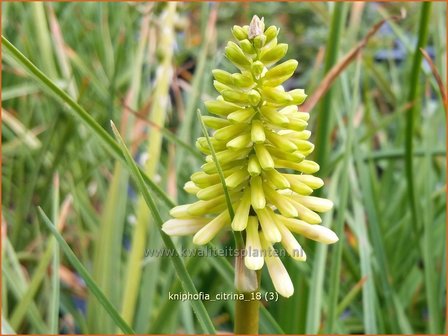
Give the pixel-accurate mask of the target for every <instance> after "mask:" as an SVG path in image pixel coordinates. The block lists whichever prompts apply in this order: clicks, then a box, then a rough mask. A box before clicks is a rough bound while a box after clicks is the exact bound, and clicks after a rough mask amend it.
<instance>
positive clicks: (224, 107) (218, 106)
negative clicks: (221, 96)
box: [204, 100, 241, 116]
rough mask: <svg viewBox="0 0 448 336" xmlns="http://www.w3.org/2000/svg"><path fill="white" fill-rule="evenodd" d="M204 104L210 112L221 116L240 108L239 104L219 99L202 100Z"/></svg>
mask: <svg viewBox="0 0 448 336" xmlns="http://www.w3.org/2000/svg"><path fill="white" fill-rule="evenodd" d="M204 104H205V107H206V108H207V110H208V111H209V112H210V113H213V114H216V115H221V116H226V115H228V114H229V113H231V112H235V111H236V110H239V109H240V108H241V107H240V106H239V105H236V104H232V103H229V102H226V101H219V100H209V101H206V102H204Z"/></svg>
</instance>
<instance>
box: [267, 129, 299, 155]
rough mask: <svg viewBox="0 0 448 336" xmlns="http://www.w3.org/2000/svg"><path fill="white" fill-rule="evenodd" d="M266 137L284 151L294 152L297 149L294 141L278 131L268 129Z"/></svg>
mask: <svg viewBox="0 0 448 336" xmlns="http://www.w3.org/2000/svg"><path fill="white" fill-rule="evenodd" d="M266 138H267V139H268V140H269V142H270V143H271V144H273V145H274V146H275V147H277V148H279V149H281V150H283V151H286V152H294V151H296V150H297V146H296V145H295V144H294V143H293V142H292V141H289V140H288V139H287V138H286V137H283V136H281V135H278V134H277V133H274V132H271V131H268V132H266Z"/></svg>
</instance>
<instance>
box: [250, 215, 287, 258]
mask: <svg viewBox="0 0 448 336" xmlns="http://www.w3.org/2000/svg"><path fill="white" fill-rule="evenodd" d="M255 212H256V213H257V217H258V220H259V221H260V225H261V229H262V231H263V235H264V236H265V237H266V240H267V241H269V242H271V243H278V242H279V241H281V240H282V236H281V234H280V231H279V230H278V228H277V225H276V224H275V221H274V220H275V219H274V212H273V211H272V210H271V208H269V207H266V208H264V209H255ZM265 260H266V258H265Z"/></svg>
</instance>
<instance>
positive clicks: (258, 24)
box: [249, 15, 264, 39]
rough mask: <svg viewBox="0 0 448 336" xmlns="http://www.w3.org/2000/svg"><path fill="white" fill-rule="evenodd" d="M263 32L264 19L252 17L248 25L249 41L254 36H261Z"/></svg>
mask: <svg viewBox="0 0 448 336" xmlns="http://www.w3.org/2000/svg"><path fill="white" fill-rule="evenodd" d="M263 32H264V18H261V20H260V18H259V17H258V16H257V15H254V16H253V18H252V21H251V22H250V25H249V39H253V38H255V37H256V36H259V35H261V34H263Z"/></svg>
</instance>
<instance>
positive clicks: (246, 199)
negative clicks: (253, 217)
mask: <svg viewBox="0 0 448 336" xmlns="http://www.w3.org/2000/svg"><path fill="white" fill-rule="evenodd" d="M250 205H251V190H250V189H249V188H246V190H245V191H244V194H243V197H242V198H241V201H240V204H239V205H238V208H237V209H236V212H235V216H234V217H233V221H232V230H233V231H243V230H244V229H245V228H246V226H247V220H248V216H249V211H250Z"/></svg>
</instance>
